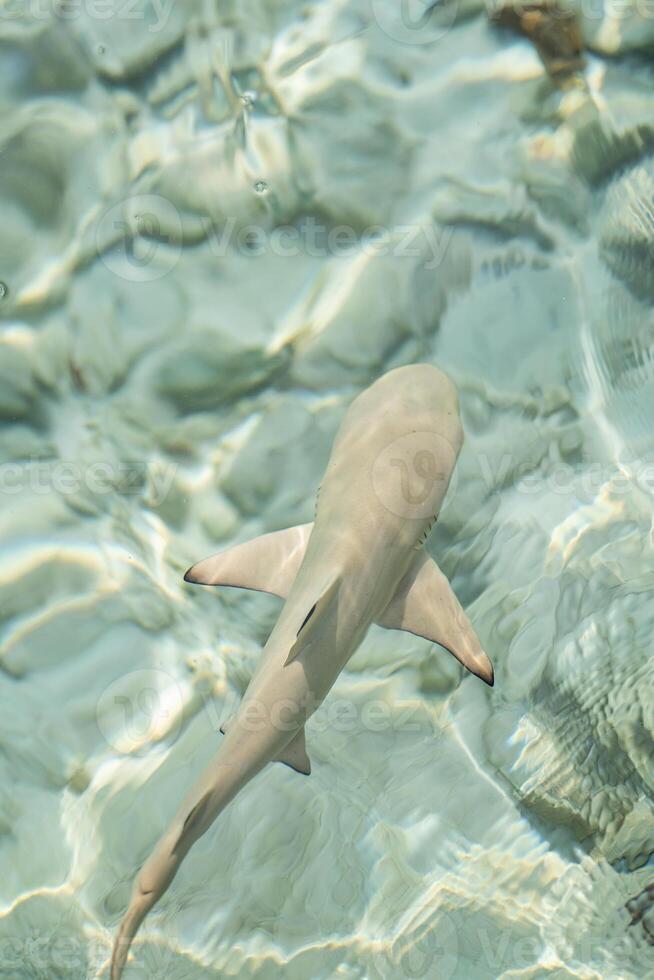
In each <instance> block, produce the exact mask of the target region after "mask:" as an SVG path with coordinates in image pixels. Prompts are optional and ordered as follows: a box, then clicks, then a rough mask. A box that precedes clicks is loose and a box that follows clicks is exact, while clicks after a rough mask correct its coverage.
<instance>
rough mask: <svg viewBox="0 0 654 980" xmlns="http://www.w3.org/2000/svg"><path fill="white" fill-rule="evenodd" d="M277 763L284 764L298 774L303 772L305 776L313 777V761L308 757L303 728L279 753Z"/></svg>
mask: <svg viewBox="0 0 654 980" xmlns="http://www.w3.org/2000/svg"><path fill="white" fill-rule="evenodd" d="M277 761H278V762H283V763H284V765H285V766H290V767H291V769H295V771H296V772H301V773H302V774H303V775H305V776H310V775H311V759H310V758H309V756H308V755H307V746H306V742H305V739H304V728H301V729H300V731H299V732H298V733H297V735H295V736H294V738H292V739H291V741H290V742H289V743H288V745H286V746H285V747H284V749H283V750H282V751H281V752H280V753H279V755H278V756H277Z"/></svg>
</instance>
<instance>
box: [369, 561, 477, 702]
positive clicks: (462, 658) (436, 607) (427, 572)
mask: <svg viewBox="0 0 654 980" xmlns="http://www.w3.org/2000/svg"><path fill="white" fill-rule="evenodd" d="M378 623H379V625H380V626H385V627H386V628H387V629H395V630H406V631H407V632H408V633H415V634H416V636H424V637H425V639H427V640H431V641H432V642H433V643H438V644H439V645H440V646H442V647H445V649H446V650H448V651H449V652H450V653H451V654H452V656H454V657H456V659H457V660H458V661H459V663H461V664H463V666H464V667H466V668H467V669H468V670H469V671H471V673H473V674H476V675H477V677H481V679H482V680H483V681H485V682H486V683H487V684H489V685H490V686H491V687H492V686H493V682H494V677H493V665H492V664H491V662H490V660H489V659H488V657H487V655H486V654H485V653H484V651H483V649H482V646H481V643H480V642H479V639H478V637H477V634H476V633H475V631H474V629H473V627H472V624H471V622H470V620H469V619H468V617H467V616H466V614H465V612H464V611H463V607H462V606H461V603H460V602H459V600H458V599H457V597H456V596H455V595H454V592H453V591H452V586H451V585H450V583H449V582H448V581H447V579H446V578H445V576H444V575H443V573H442V572H441V570H440V568H439V567H438V565H437V564H436V562H435V561H433V559H432V558H431V557H430V556H429V555H428V554H427V552H426V551H425V550H424V549H423V548H421V549H420V551H419V552H418V555H417V557H416V559H415V561H414V562H413V564H412V565H411V567H410V568H409V570H408V572H407V573H406V575H405V576H404V577H403V579H402V580H401V581H400V584H399V586H398V588H397V590H396V592H395V595H394V596H393V598H392V599H391V601H390V602H389V604H388V605H387V607H386V609H385V610H384V612H383V614H382V616H381V617H380V618H379V620H378Z"/></svg>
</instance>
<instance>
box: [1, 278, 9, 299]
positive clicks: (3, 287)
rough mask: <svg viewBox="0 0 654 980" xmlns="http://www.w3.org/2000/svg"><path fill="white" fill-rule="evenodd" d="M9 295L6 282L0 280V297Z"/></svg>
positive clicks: (3, 297)
mask: <svg viewBox="0 0 654 980" xmlns="http://www.w3.org/2000/svg"><path fill="white" fill-rule="evenodd" d="M8 295H9V287H8V286H7V284H6V283H4V282H0V299H5V298H6V297H7V296H8Z"/></svg>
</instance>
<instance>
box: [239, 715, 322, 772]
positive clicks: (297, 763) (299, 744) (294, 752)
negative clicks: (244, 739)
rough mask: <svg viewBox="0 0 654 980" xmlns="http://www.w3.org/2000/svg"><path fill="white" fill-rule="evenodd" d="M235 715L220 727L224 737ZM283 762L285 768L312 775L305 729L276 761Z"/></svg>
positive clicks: (292, 740) (284, 749) (283, 750)
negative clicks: (288, 767)
mask: <svg viewBox="0 0 654 980" xmlns="http://www.w3.org/2000/svg"><path fill="white" fill-rule="evenodd" d="M234 717H235V716H234V715H232V716H231V718H228V719H227V721H224V722H223V723H222V725H221V726H220V731H221V732H222V733H223V735H224V734H225V733H226V732H227V730H228V729H229V727H230V725H231V724H232V722H233V720H234ZM276 761H277V762H283V763H284V765H285V766H290V768H291V769H295V771H296V772H301V773H302V774H303V775H304V776H310V775H311V760H310V758H309V756H308V754H307V746H306V742H305V738H304V728H301V729H300V730H299V732H298V733H297V735H294V736H293V738H292V739H291V741H290V742H289V743H288V745H285V746H284V748H283V749H282V751H281V752H280V753H279V755H278V756H277V759H276Z"/></svg>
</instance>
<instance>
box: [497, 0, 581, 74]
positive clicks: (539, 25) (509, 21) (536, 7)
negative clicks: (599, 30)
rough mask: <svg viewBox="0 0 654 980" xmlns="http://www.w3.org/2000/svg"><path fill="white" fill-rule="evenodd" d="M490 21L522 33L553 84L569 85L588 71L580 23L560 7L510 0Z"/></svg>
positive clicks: (547, 1) (545, 0)
mask: <svg viewBox="0 0 654 980" xmlns="http://www.w3.org/2000/svg"><path fill="white" fill-rule="evenodd" d="M491 17H492V20H493V23H495V24H497V25H498V26H500V27H509V28H511V29H512V30H517V31H520V32H521V33H522V34H525V35H526V36H527V37H528V38H529V39H530V41H531V42H532V43H533V45H534V47H535V48H536V50H537V51H538V54H539V56H540V59H541V61H542V62H543V64H544V66H545V69H546V70H547V73H548V75H549V76H550V78H551V79H552V80H553V81H554V82H557V83H563V82H566V81H568V79H570V77H571V76H573V75H574V74H576V73H577V72H579V71H582V70H583V68H584V67H585V64H586V61H585V58H584V55H583V40H582V35H581V29H580V26H579V19H578V17H577V15H576V13H575V12H574V11H572V10H570V9H567V8H566V7H563V6H562V5H561V4H559V3H556V2H553V0H534V2H531V3H524V2H522V0H517V2H511V0H509V2H508V3H502V4H501V5H500V6H499V7H497V8H496V9H495V10H493V12H492V15H491Z"/></svg>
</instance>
